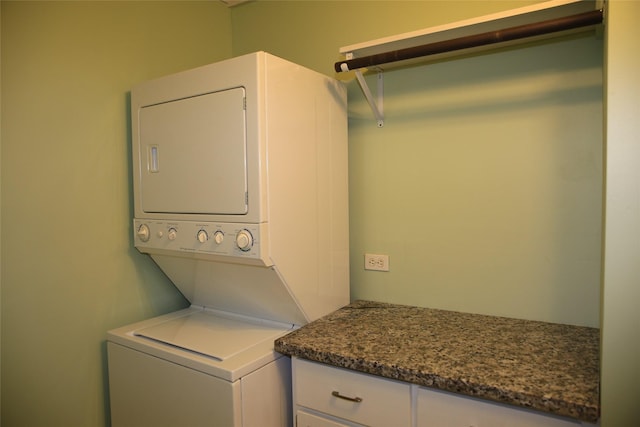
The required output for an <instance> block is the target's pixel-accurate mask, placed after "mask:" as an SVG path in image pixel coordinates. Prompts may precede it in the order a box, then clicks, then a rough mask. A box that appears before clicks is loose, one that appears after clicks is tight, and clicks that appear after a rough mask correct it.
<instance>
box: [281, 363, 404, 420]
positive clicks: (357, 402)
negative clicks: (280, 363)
mask: <svg viewBox="0 0 640 427" xmlns="http://www.w3.org/2000/svg"><path fill="white" fill-rule="evenodd" d="M293 368H294V371H293V372H294V396H295V403H296V405H298V406H304V407H307V408H311V409H314V410H316V411H319V412H323V413H326V414H330V415H333V416H336V417H339V418H343V419H345V420H349V421H353V422H356V423H360V424H365V425H368V426H380V427H388V426H396V427H401V426H409V425H410V422H411V392H410V386H409V385H408V384H406V383H402V382H399V381H394V380H389V379H386V378H381V377H376V376H372V375H367V374H361V373H358V372H354V371H350V370H347V369H341V368H335V367H332V366H328V365H324V364H321V363H315V362H309V361H307V360H302V359H297V358H294V359H293ZM349 399H351V400H349Z"/></svg>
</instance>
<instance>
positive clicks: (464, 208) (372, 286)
mask: <svg viewBox="0 0 640 427" xmlns="http://www.w3.org/2000/svg"><path fill="white" fill-rule="evenodd" d="M524 4H525V2H519V1H516V2H502V1H498V2H484V1H482V2H474V1H471V2H463V1H455V2H442V1H423V2H414V1H409V2H404V1H354V2H349V1H341V2H305V1H301V2H288V1H269V2H260V1H258V2H252V3H248V4H245V5H242V6H239V7H237V8H234V9H233V10H232V22H233V53H234V55H239V54H242V53H247V52H250V51H254V50H266V51H269V52H271V53H274V54H276V55H280V56H282V57H284V58H286V59H289V60H292V61H294V62H298V63H301V64H303V65H306V66H309V67H311V68H314V69H316V70H318V71H320V72H323V73H325V74H329V75H333V63H334V61H335V60H337V59H339V56H338V49H339V48H340V47H341V46H346V45H350V44H354V43H359V42H364V41H367V40H370V39H374V38H379V37H385V36H390V35H394V34H398V33H402V32H407V31H413V30H417V29H421V28H426V27H429V26H433V25H438V24H443V23H447V22H452V21H455V20H460V19H465V18H469V17H474V16H479V15H483V14H487V13H493V12H496V11H499V10H504V9H510V8H513V7H517V6H522V5H524ZM602 50H603V43H602V39H601V37H595V36H589V37H570V38H564V39H560V40H557V41H554V42H550V43H545V44H538V45H533V46H530V47H525V48H519V49H511V50H502V51H498V52H494V53H491V54H486V55H479V56H474V57H468V58H464V59H458V60H455V61H447V62H439V63H436V64H431V65H422V66H416V67H412V68H407V69H402V70H395V71H388V72H385V74H384V84H385V88H384V110H385V115H386V120H385V125H384V127H383V128H381V129H379V128H377V127H376V124H375V120H374V119H373V116H372V114H371V111H370V109H369V107H368V105H367V104H366V102H365V101H364V97H363V95H362V93H361V91H360V89H359V87H358V86H357V83H356V82H355V81H354V80H353V79H352V76H351V77H350V78H347V79H346V80H347V81H348V85H349V155H350V163H349V168H350V169H349V175H350V188H349V191H350V217H351V223H350V241H351V251H350V252H351V263H350V264H351V289H352V292H351V293H352V298H354V299H373V300H380V301H388V302H395V303H402V304H413V305H419V306H427V307H434V308H443V309H453V310H461V311H467V312H476V313H488V314H494V315H504V316H511V317H519V318H528V319H538V320H544V321H552V322H561V323H570V324H579V325H588V326H594V327H597V326H599V321H600V320H599V319H600V306H599V304H600V299H599V295H600V277H601V268H600V265H601V238H602V234H601V228H602V223H601V221H602V215H601V211H602V191H603V189H602V180H603V171H602V162H603V159H602V132H603V131H602ZM340 78H342V77H340ZM374 79H375V77H369V81H370V86H371V87H372V89H373V90H375V87H376V84H375V82H374ZM365 252H370V253H382V254H388V255H389V256H390V267H391V271H390V272H388V273H380V272H369V271H364V269H363V261H364V260H363V254H364V253H365Z"/></svg>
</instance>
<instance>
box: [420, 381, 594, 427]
mask: <svg viewBox="0 0 640 427" xmlns="http://www.w3.org/2000/svg"><path fill="white" fill-rule="evenodd" d="M417 394H418V396H417V404H416V406H417V411H416V418H417V423H416V425H417V426H418V427H576V426H581V425H582V424H581V423H580V422H579V421H575V420H572V419H569V418H560V417H555V416H552V415H548V414H544V413H541V412H534V411H530V410H527V409H520V408H517V407H515V406H509V405H503V404H499V403H493V402H488V401H484V400H480V399H476V398H472V397H467V396H462V395H458V394H453V393H447V392H443V391H439V390H432V389H426V388H423V387H418V388H417Z"/></svg>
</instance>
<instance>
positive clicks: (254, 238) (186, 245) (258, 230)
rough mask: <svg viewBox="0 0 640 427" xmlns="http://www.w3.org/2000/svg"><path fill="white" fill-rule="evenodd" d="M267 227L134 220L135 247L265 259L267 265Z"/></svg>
mask: <svg viewBox="0 0 640 427" xmlns="http://www.w3.org/2000/svg"><path fill="white" fill-rule="evenodd" d="M265 227H266V225H265V224H246V223H213V222H198V221H158V220H145V219H134V221H133V232H134V241H135V246H136V247H137V248H138V249H139V250H140V251H141V252H147V253H154V252H162V253H165V252H167V251H178V252H182V253H184V254H188V253H191V254H195V255H199V256H201V257H202V256H204V257H207V255H210V256H211V257H213V258H219V257H235V258H240V259H245V260H262V261H263V263H266V260H263V259H262V258H263V254H262V243H263V241H262V236H263V235H265V236H266V234H267V233H266V231H265V230H262V228H265ZM208 258H210V257H208ZM222 260H224V258H222ZM229 261H231V260H229Z"/></svg>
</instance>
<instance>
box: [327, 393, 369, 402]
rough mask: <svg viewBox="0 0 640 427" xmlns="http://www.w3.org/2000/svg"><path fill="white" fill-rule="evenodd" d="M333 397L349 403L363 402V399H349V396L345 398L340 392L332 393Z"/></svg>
mask: <svg viewBox="0 0 640 427" xmlns="http://www.w3.org/2000/svg"><path fill="white" fill-rule="evenodd" d="M331 395H332V396H334V397H337V398H338V399H344V400H348V401H349V402H355V403H360V402H362V398H361V397H349V396H343V395H341V394H340V392H339V391H335V390H334V391H332V392H331Z"/></svg>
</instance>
